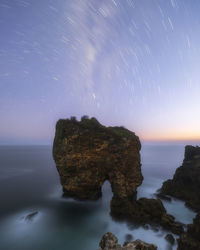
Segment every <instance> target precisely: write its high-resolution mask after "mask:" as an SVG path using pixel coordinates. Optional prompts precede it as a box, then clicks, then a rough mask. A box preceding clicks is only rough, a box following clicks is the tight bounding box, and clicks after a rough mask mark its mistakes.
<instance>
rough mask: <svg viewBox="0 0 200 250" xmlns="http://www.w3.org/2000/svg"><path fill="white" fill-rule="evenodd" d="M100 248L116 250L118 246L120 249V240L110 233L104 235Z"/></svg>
mask: <svg viewBox="0 0 200 250" xmlns="http://www.w3.org/2000/svg"><path fill="white" fill-rule="evenodd" d="M99 246H100V247H101V249H105V250H107V249H115V248H116V247H117V246H118V247H120V245H119V244H118V239H117V237H116V236H115V235H114V234H112V233H110V232H108V233H106V234H104V236H103V237H102V239H101V241H100V243H99Z"/></svg>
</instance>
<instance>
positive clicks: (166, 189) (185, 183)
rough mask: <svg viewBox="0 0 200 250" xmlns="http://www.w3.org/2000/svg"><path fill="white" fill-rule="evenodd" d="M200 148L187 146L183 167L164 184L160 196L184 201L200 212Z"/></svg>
mask: <svg viewBox="0 0 200 250" xmlns="http://www.w3.org/2000/svg"><path fill="white" fill-rule="evenodd" d="M199 190H200V147H198V146H196V147H193V146H186V147H185V158H184V161H183V164H182V166H180V167H179V168H177V170H176V172H175V174H174V176H173V179H172V180H167V181H165V182H164V183H163V185H162V188H161V190H160V195H170V196H174V197H176V198H179V199H182V200H184V201H185V202H186V205H187V206H189V207H191V208H193V209H194V210H196V211H199V210H200V192H199Z"/></svg>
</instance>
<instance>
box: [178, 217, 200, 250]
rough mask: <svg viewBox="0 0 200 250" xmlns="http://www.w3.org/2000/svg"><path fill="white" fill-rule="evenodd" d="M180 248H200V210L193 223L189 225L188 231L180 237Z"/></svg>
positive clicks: (180, 249) (184, 249)
mask: <svg viewBox="0 0 200 250" xmlns="http://www.w3.org/2000/svg"><path fill="white" fill-rule="evenodd" d="M178 250H200V212H199V213H198V214H197V215H196V217H195V219H194V220H193V224H191V225H188V230H187V232H186V233H184V234H182V235H181V236H180V238H179V239H178Z"/></svg>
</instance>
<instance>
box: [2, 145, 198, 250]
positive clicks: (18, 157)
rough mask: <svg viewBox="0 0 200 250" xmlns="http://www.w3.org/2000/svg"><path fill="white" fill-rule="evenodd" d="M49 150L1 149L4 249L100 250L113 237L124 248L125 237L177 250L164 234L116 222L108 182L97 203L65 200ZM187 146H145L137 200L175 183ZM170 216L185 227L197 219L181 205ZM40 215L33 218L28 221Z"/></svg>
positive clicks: (173, 205)
mask: <svg viewBox="0 0 200 250" xmlns="http://www.w3.org/2000/svg"><path fill="white" fill-rule="evenodd" d="M51 151H52V147H51V146H1V147H0V197H1V206H0V235H1V237H0V249H2V250H14V249H15V250H29V249H30V250H37V249H38V250H40V249H41V250H51V249H52V250H54V249H55V250H97V249H98V244H99V241H100V239H101V237H102V235H103V234H104V233H106V232H108V231H110V232H112V233H114V234H115V235H116V236H117V237H118V238H119V241H120V243H123V242H124V240H125V237H126V234H131V235H132V236H133V239H137V238H140V239H141V240H144V241H146V242H149V243H155V244H157V246H158V249H160V250H162V249H163V250H164V249H176V246H174V247H173V248H172V247H170V246H169V245H168V243H167V242H166V240H165V239H164V237H165V235H166V232H164V231H163V230H159V231H158V232H155V231H154V230H151V229H148V230H146V229H144V228H142V227H140V228H135V227H134V226H133V225H127V224H126V223H122V222H116V221H114V220H112V218H111V216H110V215H109V211H110V200H111V198H112V192H111V188H110V184H109V183H108V182H106V183H105V184H104V186H103V188H102V191H103V196H102V198H101V199H100V200H98V201H96V202H79V201H74V200H73V199H66V198H62V188H61V185H60V182H59V176H58V173H57V170H56V167H55V164H54V161H53V159H52V152H51ZM183 154H184V146H181V145H143V146H142V150H141V156H142V172H143V176H144V181H143V184H142V185H141V186H140V187H139V188H138V197H142V196H145V197H153V196H154V194H155V192H156V190H157V189H158V188H160V187H161V184H162V182H163V180H166V179H167V178H171V177H172V176H173V173H174V171H175V169H176V168H177V167H178V166H180V164H181V162H182V160H183ZM164 205H165V207H166V209H167V211H168V212H170V213H171V214H173V215H174V216H175V217H176V219H178V220H179V221H181V222H183V223H186V224H187V223H190V222H192V219H193V217H194V215H195V214H194V213H193V212H192V211H191V210H189V209H187V208H186V207H185V206H184V204H183V202H181V201H175V200H173V201H172V202H171V203H170V202H164ZM33 212H38V213H37V214H36V215H35V216H33V217H31V218H28V217H27V216H28V215H30V214H31V213H33Z"/></svg>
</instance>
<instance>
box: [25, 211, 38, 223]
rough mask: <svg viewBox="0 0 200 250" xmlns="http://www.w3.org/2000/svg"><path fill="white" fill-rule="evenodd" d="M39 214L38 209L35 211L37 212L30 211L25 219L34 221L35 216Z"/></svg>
mask: <svg viewBox="0 0 200 250" xmlns="http://www.w3.org/2000/svg"><path fill="white" fill-rule="evenodd" d="M37 214H38V211H35V212H33V213H30V214H28V215H27V216H26V217H25V220H27V221H32V220H33V219H34V218H35V216H36V215H37Z"/></svg>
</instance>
